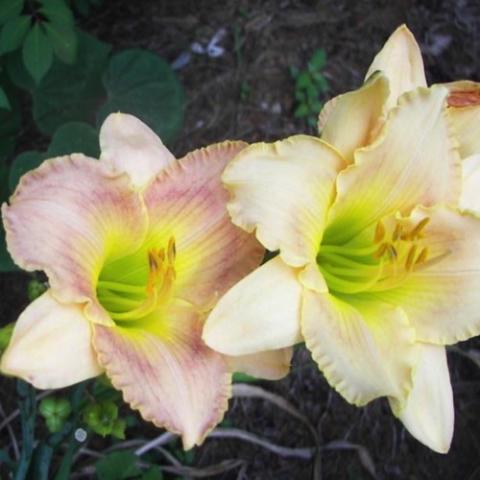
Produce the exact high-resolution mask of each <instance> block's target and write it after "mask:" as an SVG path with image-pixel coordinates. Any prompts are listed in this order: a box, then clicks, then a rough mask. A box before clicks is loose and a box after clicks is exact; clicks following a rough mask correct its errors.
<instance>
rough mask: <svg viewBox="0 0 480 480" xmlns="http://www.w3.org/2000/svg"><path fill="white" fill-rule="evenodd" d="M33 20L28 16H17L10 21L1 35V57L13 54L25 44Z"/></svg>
mask: <svg viewBox="0 0 480 480" xmlns="http://www.w3.org/2000/svg"><path fill="white" fill-rule="evenodd" d="M31 21H32V18H31V17H29V16H28V15H21V16H16V17H13V18H11V19H10V20H8V22H7V23H5V25H4V26H3V28H2V32H1V33H0V55H3V54H4V53H8V52H13V51H14V50H16V49H17V48H18V47H20V45H21V44H22V42H23V39H24V38H25V35H26V34H27V32H28V29H29V27H30V23H31Z"/></svg>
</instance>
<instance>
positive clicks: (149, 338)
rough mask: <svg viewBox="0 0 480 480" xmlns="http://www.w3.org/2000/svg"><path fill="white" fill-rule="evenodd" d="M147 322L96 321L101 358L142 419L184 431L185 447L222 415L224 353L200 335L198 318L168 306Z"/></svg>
mask: <svg viewBox="0 0 480 480" xmlns="http://www.w3.org/2000/svg"><path fill="white" fill-rule="evenodd" d="M159 315H160V316H159V317H158V318H157V317H155V316H152V317H151V318H149V319H148V326H146V327H148V328H136V327H134V328H121V327H107V326H103V325H95V326H94V346H95V349H96V351H97V353H98V359H99V362H100V364H101V365H102V366H103V367H104V368H105V370H106V373H107V376H108V377H109V378H110V380H111V381H112V384H113V385H114V387H115V388H117V389H119V390H121V391H122V392H123V397H124V399H125V401H126V402H127V403H129V404H130V406H131V407H132V408H134V409H136V410H139V411H140V413H141V415H142V417H143V418H144V419H145V420H148V421H151V422H153V423H154V424H155V425H157V426H158V427H164V428H166V429H167V430H169V431H171V432H173V433H177V434H179V435H181V436H182V440H183V446H184V448H185V450H188V449H190V448H191V447H193V446H194V445H199V444H200V443H202V441H203V439H204V438H205V436H206V435H207V434H208V432H209V431H210V430H211V429H212V428H213V427H214V426H215V425H216V424H217V423H218V422H220V420H221V419H222V417H223V415H224V412H225V410H226V409H227V406H228V398H229V397H230V394H231V375H230V374H229V373H228V367H227V363H226V361H225V359H224V358H223V357H222V355H220V354H218V353H216V352H214V351H213V350H210V349H209V348H208V347H207V346H206V345H205V344H204V343H203V342H202V340H201V329H202V322H201V321H200V320H199V318H198V317H197V315H196V314H195V313H193V312H192V311H191V310H188V309H181V308H176V309H173V308H172V309H169V311H167V312H164V313H159Z"/></svg>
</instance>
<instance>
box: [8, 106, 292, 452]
mask: <svg viewBox="0 0 480 480" xmlns="http://www.w3.org/2000/svg"><path fill="white" fill-rule="evenodd" d="M100 145H101V150H102V154H101V158H100V160H99V161H98V160H95V159H92V158H87V157H85V156H83V155H80V154H74V155H70V156H64V157H59V158H54V159H51V160H47V161H46V162H44V163H43V164H42V165H41V166H40V167H39V168H37V169H36V170H34V171H31V172H29V173H27V174H26V175H25V176H24V177H23V178H22V179H21V181H20V184H19V186H18V187H17V189H16V191H15V193H14V195H13V196H12V198H11V199H10V202H9V204H8V205H7V204H4V205H3V208H2V214H3V220H4V225H5V229H6V237H7V246H8V249H9V252H10V253H11V255H12V257H13V258H14V260H15V261H16V263H17V264H18V265H19V266H21V267H22V268H24V269H25V270H28V271H33V270H43V271H44V272H45V273H46V274H47V276H48V279H49V285H50V288H49V289H48V290H47V292H46V293H44V294H43V295H42V296H41V297H39V298H38V299H36V300H35V301H34V302H33V303H32V304H31V305H29V306H28V307H27V308H26V309H25V311H24V312H23V313H22V314H21V315H20V317H19V319H18V321H17V323H16V326H15V329H14V332H13V336H12V339H11V342H10V345H9V347H8V349H7V350H6V352H5V354H4V355H3V357H2V360H1V365H0V368H1V371H2V372H3V373H6V374H9V375H14V376H17V377H21V378H23V379H24V380H26V381H28V382H30V383H32V384H33V385H34V386H35V387H37V388H41V389H46V388H61V387H65V386H68V385H71V384H74V383H76V382H80V381H83V380H85V379H88V378H91V377H95V376H97V375H99V374H101V373H103V372H104V373H105V374H106V375H107V376H108V377H109V378H110V380H111V382H112V384H113V385H114V387H116V388H117V389H119V390H121V391H122V392H123V396H124V399H125V401H126V402H127V403H129V404H130V405H131V407H132V408H134V409H137V410H139V411H140V413H141V415H142V416H143V418H144V419H146V420H150V421H152V422H153V423H155V424H156V425H157V426H161V427H165V428H166V429H168V430H170V431H172V432H175V433H178V434H180V435H181V436H182V439H183V444H184V447H185V448H186V449H188V448H190V447H192V446H193V445H195V444H199V443H201V442H202V440H203V439H204V438H205V436H206V434H207V433H208V432H209V431H210V430H211V429H212V428H213V427H214V426H215V425H216V424H217V423H218V422H219V421H220V420H221V418H222V417H223V414H224V412H225V410H226V409H227V404H228V399H229V397H230V394H231V373H230V372H231V371H236V370H242V371H244V372H246V373H250V374H253V375H257V376H263V377H266V378H272V379H273V378H279V377H281V376H283V375H285V374H286V373H287V371H288V365H289V361H290V356H291V349H279V350H277V351H269V352H262V353H261V354H260V355H247V356H244V357H238V358H230V357H228V356H225V355H221V354H219V353H217V352H215V351H213V350H211V349H210V348H209V347H207V346H206V345H205V344H204V343H203V341H202V339H201V331H202V326H203V321H204V319H205V316H206V314H207V313H208V311H209V310H210V309H211V308H212V307H213V306H214V304H215V303H216V301H217V299H218V298H219V297H220V296H221V295H222V294H223V293H224V292H225V291H226V290H227V289H228V288H229V287H230V286H232V285H233V284H234V283H235V282H237V281H238V280H239V279H240V278H242V277H243V276H245V275H246V274H247V273H249V272H250V271H252V270H253V269H254V268H255V267H256V266H257V265H258V264H259V263H260V261H261V259H262V256H263V253H264V249H263V247H261V246H260V244H259V243H258V242H257V241H256V240H255V239H254V237H253V236H251V235H249V234H247V233H245V232H243V231H242V230H241V229H239V228H238V227H236V226H234V225H233V224H232V223H231V222H230V220H229V217H228V215H227V213H226V208H225V204H226V201H227V197H228V195H227V192H226V191H225V190H224V189H223V187H222V185H221V182H220V175H221V173H222V171H223V169H224V167H225V165H226V164H227V163H228V162H229V160H230V159H231V158H232V157H233V156H234V155H235V154H237V153H238V152H239V151H240V150H242V149H243V148H244V147H245V146H246V144H245V143H243V142H223V143H219V144H216V145H211V146H209V147H207V148H202V149H199V150H195V151H193V152H191V153H189V154H187V155H186V156H185V157H184V158H182V159H181V160H179V161H176V160H175V159H174V157H173V155H172V154H171V153H170V152H169V151H168V150H167V148H166V147H165V146H164V145H163V144H162V142H161V141H160V139H159V138H158V137H157V136H156V135H155V134H154V132H152V131H151V130H150V129H149V128H148V127H147V126H146V125H144V124H143V123H142V122H141V121H139V120H138V119H137V118H135V117H132V116H130V115H124V114H113V115H111V116H109V117H108V118H107V119H106V120H105V123H104V124H103V126H102V129H101V132H100Z"/></svg>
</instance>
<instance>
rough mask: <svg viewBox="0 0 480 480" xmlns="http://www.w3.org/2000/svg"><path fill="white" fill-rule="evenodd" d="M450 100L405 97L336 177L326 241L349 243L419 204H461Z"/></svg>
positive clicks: (434, 93) (425, 92) (438, 91)
mask: <svg viewBox="0 0 480 480" xmlns="http://www.w3.org/2000/svg"><path fill="white" fill-rule="evenodd" d="M446 95H447V90H446V89H445V88H443V87H432V88H430V89H424V88H421V89H418V90H417V91H415V92H410V93H408V94H405V95H404V96H402V97H401V98H400V102H399V106H398V107H397V108H395V109H393V110H392V111H391V112H390V115H389V117H388V119H387V122H386V123H385V126H384V130H383V132H382V133H381V134H380V135H379V137H378V138H377V140H376V141H375V142H374V143H372V144H371V145H369V146H367V147H364V148H362V149H359V150H357V151H356V153H355V162H356V164H355V165H353V166H351V167H349V168H348V169H346V170H344V171H343V172H341V173H340V174H339V175H338V180H337V191H338V194H337V198H336V200H335V203H334V205H333V206H332V208H331V210H330V212H329V218H330V225H329V228H328V230H327V231H326V232H325V240H326V241H331V240H332V239H333V240H334V241H335V242H336V243H337V244H338V242H341V241H346V240H348V239H350V238H351V237H353V236H355V235H356V234H358V233H359V232H361V231H362V230H364V229H365V228H366V227H367V226H369V225H372V224H374V223H375V222H377V221H378V220H379V219H381V218H383V217H384V216H385V215H387V214H390V213H394V212H396V211H400V212H407V213H408V212H409V211H410V210H411V208H413V207H414V206H415V205H418V204H423V205H427V206H429V205H434V204H437V203H446V204H455V203H456V202H457V200H458V197H459V195H460V191H461V182H462V179H461V164H460V158H459V155H458V152H457V150H456V148H455V147H456V143H455V141H454V139H452V138H451V132H450V130H449V127H448V121H447V119H446V115H445V109H444V105H445V98H446ZM329 237H330V238H329Z"/></svg>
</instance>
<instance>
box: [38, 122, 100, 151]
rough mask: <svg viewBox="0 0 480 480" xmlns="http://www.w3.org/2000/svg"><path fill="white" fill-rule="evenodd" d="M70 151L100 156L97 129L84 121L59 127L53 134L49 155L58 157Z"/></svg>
mask: <svg viewBox="0 0 480 480" xmlns="http://www.w3.org/2000/svg"><path fill="white" fill-rule="evenodd" d="M70 153H83V154H85V155H87V156H89V157H93V158H98V157H99V155H100V147H99V145H98V133H97V131H96V130H95V129H94V128H93V127H91V126H90V125H88V124H87V123H83V122H69V123H66V124H65V125H62V126H61V127H59V128H58V129H57V130H56V131H55V133H54V134H53V137H52V141H51V142H50V146H49V147H48V150H47V155H48V156H49V157H58V156H60V155H69V154H70Z"/></svg>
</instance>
